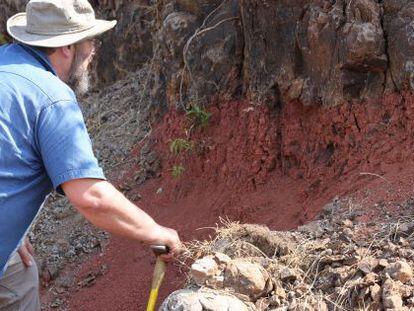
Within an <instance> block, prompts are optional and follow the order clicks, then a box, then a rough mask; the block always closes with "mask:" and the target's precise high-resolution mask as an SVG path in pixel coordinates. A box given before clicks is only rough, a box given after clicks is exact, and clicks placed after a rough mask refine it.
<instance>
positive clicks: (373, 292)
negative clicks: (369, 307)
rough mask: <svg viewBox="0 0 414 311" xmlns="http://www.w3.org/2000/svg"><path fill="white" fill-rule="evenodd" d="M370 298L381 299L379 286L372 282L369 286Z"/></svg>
mask: <svg viewBox="0 0 414 311" xmlns="http://www.w3.org/2000/svg"><path fill="white" fill-rule="evenodd" d="M370 292H371V298H372V300H373V301H374V302H379V301H380V300H381V286H379V285H378V284H374V285H372V286H371V287H370Z"/></svg>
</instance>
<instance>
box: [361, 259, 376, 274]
mask: <svg viewBox="0 0 414 311" xmlns="http://www.w3.org/2000/svg"><path fill="white" fill-rule="evenodd" d="M377 266H378V259H376V258H373V257H366V258H363V259H362V260H361V261H360V262H359V263H358V269H359V270H361V271H362V272H364V273H365V274H368V273H370V272H372V271H373V270H374V269H375V268H376V267H377Z"/></svg>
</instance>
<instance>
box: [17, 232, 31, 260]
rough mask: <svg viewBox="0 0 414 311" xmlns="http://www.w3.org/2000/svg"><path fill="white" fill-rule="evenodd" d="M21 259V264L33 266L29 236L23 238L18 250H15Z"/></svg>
mask: <svg viewBox="0 0 414 311" xmlns="http://www.w3.org/2000/svg"><path fill="white" fill-rule="evenodd" d="M17 252H18V253H19V255H20V258H21V259H22V262H23V264H24V265H25V266H26V267H31V266H33V261H32V258H33V256H34V249H33V246H32V244H31V243H30V241H29V238H27V237H26V238H25V239H24V241H23V243H22V246H20V248H19V250H18V251H17Z"/></svg>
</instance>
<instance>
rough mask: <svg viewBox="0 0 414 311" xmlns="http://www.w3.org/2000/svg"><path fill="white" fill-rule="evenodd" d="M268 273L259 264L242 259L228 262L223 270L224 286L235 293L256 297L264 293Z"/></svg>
mask: <svg viewBox="0 0 414 311" xmlns="http://www.w3.org/2000/svg"><path fill="white" fill-rule="evenodd" d="M268 279H269V275H268V273H267V272H266V270H264V269H263V268H262V267H261V266H259V265H257V264H253V263H251V262H249V261H247V260H244V259H235V260H232V261H231V262H229V263H228V265H227V268H226V270H225V272H224V286H225V287H226V288H229V289H233V290H234V291H235V292H237V293H241V294H245V295H248V296H250V297H251V298H257V297H260V296H262V295H264V294H265V291H266V283H267V280H268Z"/></svg>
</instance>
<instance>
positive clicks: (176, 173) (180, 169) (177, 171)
mask: <svg viewBox="0 0 414 311" xmlns="http://www.w3.org/2000/svg"><path fill="white" fill-rule="evenodd" d="M184 171H185V169H184V166H182V165H181V164H179V165H174V166H173V168H172V169H171V175H172V177H174V178H178V177H180V176H181V175H182V174H183V173H184Z"/></svg>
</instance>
